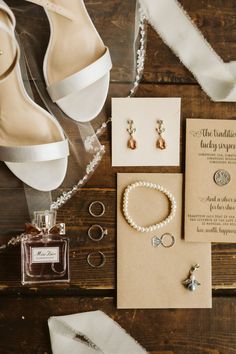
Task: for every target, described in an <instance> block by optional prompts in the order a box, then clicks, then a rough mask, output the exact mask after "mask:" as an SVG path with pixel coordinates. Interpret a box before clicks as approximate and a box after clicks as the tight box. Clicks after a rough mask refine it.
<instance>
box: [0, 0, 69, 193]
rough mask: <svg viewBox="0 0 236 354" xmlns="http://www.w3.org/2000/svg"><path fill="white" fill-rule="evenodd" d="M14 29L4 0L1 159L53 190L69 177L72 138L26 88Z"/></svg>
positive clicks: (0, 12) (0, 18) (0, 14)
mask: <svg viewBox="0 0 236 354" xmlns="http://www.w3.org/2000/svg"><path fill="white" fill-rule="evenodd" d="M14 30H15V17H14V14H13V13H12V11H11V10H10V8H9V7H8V6H7V4H6V3H5V2H4V1H3V0H0V160H1V161H4V162H5V163H6V165H7V166H8V167H9V169H10V170H11V171H12V172H13V173H14V174H15V175H16V176H17V177H18V178H19V179H21V180H22V181H23V182H24V183H26V184H28V185H29V186H31V187H33V188H35V189H37V190H40V191H50V190H53V189H56V188H58V187H59V186H60V185H61V183H62V182H63V180H64V178H65V174H66V171H67V159H68V154H69V147H68V141H67V140H66V139H65V136H64V133H63V130H62V128H61V126H60V125H59V123H58V122H57V120H56V119H55V118H54V117H53V116H51V115H50V114H49V113H48V112H46V111H45V110H44V109H42V108H41V107H40V106H38V105H37V104H36V103H35V102H34V101H32V100H31V98H30V97H29V96H28V94H27V92H26V90H25V88H24V84H23V81H22V77H21V71H20V66H19V54H20V50H19V45H18V43H17V40H16V37H15V34H14Z"/></svg>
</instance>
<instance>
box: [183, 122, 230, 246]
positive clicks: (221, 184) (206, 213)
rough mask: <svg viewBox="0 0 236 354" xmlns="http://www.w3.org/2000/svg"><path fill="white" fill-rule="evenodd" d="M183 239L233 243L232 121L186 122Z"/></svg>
mask: <svg viewBox="0 0 236 354" xmlns="http://www.w3.org/2000/svg"><path fill="white" fill-rule="evenodd" d="M185 239H186V240H187V241H195V242H236V121H235V120H217V119H204V120H203V119H188V120H187V130H186V186H185Z"/></svg>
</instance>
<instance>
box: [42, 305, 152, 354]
mask: <svg viewBox="0 0 236 354" xmlns="http://www.w3.org/2000/svg"><path fill="white" fill-rule="evenodd" d="M48 326H49V331H50V338H51V346H52V352H53V354H65V353H67V354H147V352H146V350H145V349H143V348H142V347H141V346H140V345H139V344H138V343H137V342H136V341H135V340H134V339H133V338H132V337H131V336H129V335H128V334H127V333H126V332H125V331H124V330H123V329H122V328H121V327H120V326H119V325H118V324H117V323H116V322H115V321H113V320H112V319H111V318H110V317H108V316H107V315H105V313H103V312H102V311H92V312H85V313H80V314H74V315H69V316H59V317H51V318H49V320H48Z"/></svg>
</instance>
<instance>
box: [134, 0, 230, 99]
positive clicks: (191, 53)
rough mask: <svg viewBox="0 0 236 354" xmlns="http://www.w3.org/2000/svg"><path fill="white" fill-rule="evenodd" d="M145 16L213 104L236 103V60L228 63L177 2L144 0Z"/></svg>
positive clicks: (175, 0)
mask: <svg viewBox="0 0 236 354" xmlns="http://www.w3.org/2000/svg"><path fill="white" fill-rule="evenodd" d="M140 4H141V7H142V10H143V12H144V14H145V17H146V18H147V20H148V21H149V22H150V24H151V25H152V26H153V28H154V29H155V30H156V31H157V33H158V34H159V35H160V37H161V38H162V39H163V41H164V42H165V43H166V44H167V45H168V46H169V47H170V48H171V49H172V50H173V52H174V53H175V54H176V55H177V56H178V57H179V59H180V60H181V61H182V63H183V64H184V65H185V66H186V67H187V68H188V69H189V70H190V71H191V72H192V74H193V75H194V77H195V78H196V80H197V81H198V82H199V84H200V85H201V87H202V89H203V90H204V91H205V92H206V93H207V95H208V96H209V97H210V98H211V99H212V100H213V101H222V102H235V101H236V61H232V62H229V63H225V62H224V61H223V60H222V58H221V57H220V56H219V55H218V54H217V53H216V52H215V51H214V50H213V48H212V47H211V46H210V44H209V43H208V42H207V41H206V40H205V38H204V37H203V35H202V33H201V32H200V31H199V30H198V29H197V27H196V26H195V25H194V24H193V22H192V21H191V19H190V17H189V16H188V15H187V13H186V12H185V11H184V9H183V8H182V6H181V5H180V3H179V2H178V1H177V0H140Z"/></svg>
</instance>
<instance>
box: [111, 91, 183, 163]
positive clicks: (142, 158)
mask: <svg viewBox="0 0 236 354" xmlns="http://www.w3.org/2000/svg"><path fill="white" fill-rule="evenodd" d="M180 107H181V99H180V98H150V97H148V98H147V97H145V98H143V97H140V98H113V99H112V166H179V164H180V109H181V108H180ZM131 121H132V122H133V123H132V129H133V128H134V129H135V132H134V135H133V136H130V135H129V133H128V132H127V129H130V124H129V123H128V122H131ZM158 121H159V125H158V123H157V122H158ZM161 121H163V125H161V126H160V122H161ZM158 127H159V128H160V127H162V128H164V132H163V134H161V135H160V134H158V133H157V130H156V129H157V128H158ZM131 143H132V144H131ZM128 145H130V146H131V148H129V146H128Z"/></svg>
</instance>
